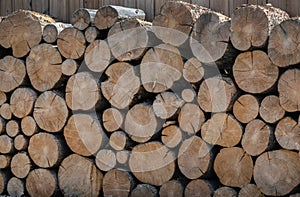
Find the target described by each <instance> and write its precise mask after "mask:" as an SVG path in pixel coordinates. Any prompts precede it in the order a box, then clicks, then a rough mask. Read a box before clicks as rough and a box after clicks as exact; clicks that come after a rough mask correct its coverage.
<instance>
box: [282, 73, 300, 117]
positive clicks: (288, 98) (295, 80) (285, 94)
mask: <svg viewBox="0 0 300 197" xmlns="http://www.w3.org/2000/svg"><path fill="white" fill-rule="evenodd" d="M299 78H300V70H299V69H290V70H287V71H286V72H284V73H283V74H282V75H281V76H280V79H279V81H278V92H279V101H280V105H281V107H282V108H283V109H284V110H285V111H287V112H296V111H299V110H300V94H299V93H298V90H299V85H300V84H299Z"/></svg>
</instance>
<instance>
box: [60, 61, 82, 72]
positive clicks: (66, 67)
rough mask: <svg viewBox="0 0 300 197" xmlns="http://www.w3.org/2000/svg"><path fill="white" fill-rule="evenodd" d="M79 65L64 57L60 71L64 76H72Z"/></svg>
mask: <svg viewBox="0 0 300 197" xmlns="http://www.w3.org/2000/svg"><path fill="white" fill-rule="evenodd" d="M78 67H79V65H78V64H77V62H76V61H75V60H73V59H66V60H65V61H63V63H62V64H61V72H62V74H64V75H66V76H72V75H74V74H75V73H76V71H77V69H78Z"/></svg>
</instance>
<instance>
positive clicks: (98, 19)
mask: <svg viewBox="0 0 300 197" xmlns="http://www.w3.org/2000/svg"><path fill="white" fill-rule="evenodd" d="M145 16H146V15H145V12H144V11H143V10H140V9H134V8H127V7H122V6H115V5H108V6H103V7H101V8H99V9H98V11H97V13H96V16H95V21H94V23H95V26H96V27H97V28H98V29H99V30H105V29H109V28H111V27H112V26H113V25H114V24H115V23H117V22H118V21H121V20H124V19H128V18H137V19H140V20H144V19H145Z"/></svg>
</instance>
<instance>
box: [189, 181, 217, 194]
mask: <svg viewBox="0 0 300 197" xmlns="http://www.w3.org/2000/svg"><path fill="white" fill-rule="evenodd" d="M213 191H214V189H213V186H212V185H211V184H210V183H209V182H208V181H206V180H201V179H195V180H192V181H190V182H189V183H188V184H187V186H186V188H185V190H184V196H190V197H210V196H212V194H213Z"/></svg>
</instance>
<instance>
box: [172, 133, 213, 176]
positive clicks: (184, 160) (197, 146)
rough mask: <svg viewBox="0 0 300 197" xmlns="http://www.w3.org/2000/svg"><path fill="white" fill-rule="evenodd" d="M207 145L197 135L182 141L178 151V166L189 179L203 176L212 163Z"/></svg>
mask: <svg viewBox="0 0 300 197" xmlns="http://www.w3.org/2000/svg"><path fill="white" fill-rule="evenodd" d="M211 162H212V157H211V154H210V149H209V146H208V145H207V144H206V143H205V142H204V141H203V140H202V139H201V138H200V137H198V136H193V137H191V138H188V139H187V140H185V141H183V142H182V144H181V146H180V148H179V152H178V166H179V169H180V171H181V172H182V174H183V175H184V176H185V177H187V178H189V179H197V178H199V177H201V176H203V175H204V174H205V173H206V172H207V171H208V169H209V167H210V165H211V164H212V163H211Z"/></svg>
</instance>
